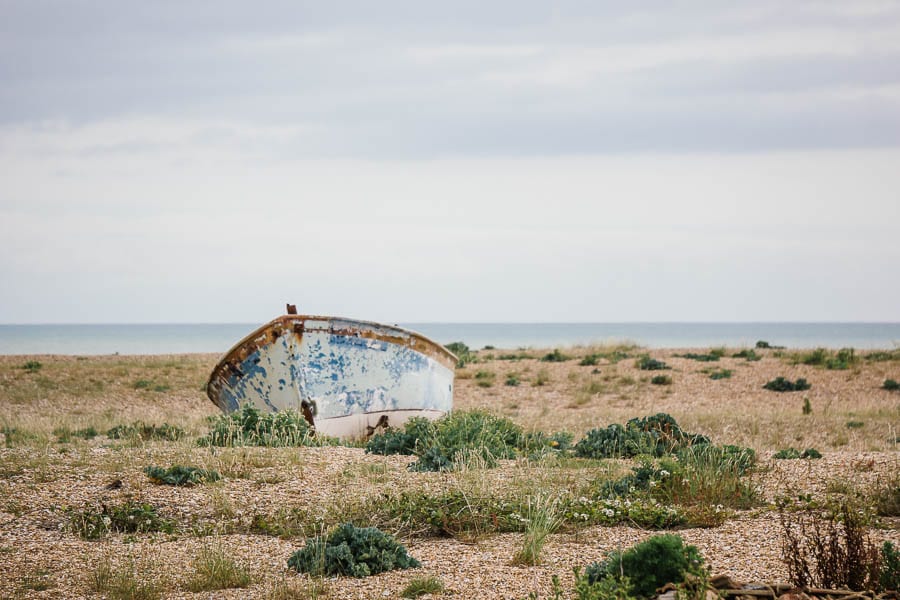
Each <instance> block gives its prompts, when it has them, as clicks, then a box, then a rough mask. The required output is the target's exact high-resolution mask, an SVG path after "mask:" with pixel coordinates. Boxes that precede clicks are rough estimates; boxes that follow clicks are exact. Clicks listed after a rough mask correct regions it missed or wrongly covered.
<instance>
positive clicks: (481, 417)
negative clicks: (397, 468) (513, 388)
mask: <svg viewBox="0 0 900 600" xmlns="http://www.w3.org/2000/svg"><path fill="white" fill-rule="evenodd" d="M435 425H436V436H435V437H434V438H432V444H431V445H429V446H426V447H424V448H423V450H422V451H421V452H417V456H418V458H419V459H418V461H416V462H415V463H413V464H412V465H410V469H411V470H414V471H445V470H449V469H453V468H455V467H456V466H457V465H458V463H459V461H467V460H472V459H481V460H483V461H484V465H485V466H489V467H492V466H495V465H496V464H497V460H498V459H508V458H515V457H516V456H517V454H518V453H517V450H519V449H521V448H522V446H523V441H524V433H523V431H522V428H521V427H519V426H518V425H516V424H515V423H513V422H512V421H510V420H509V419H507V418H505V417H497V416H495V415H492V414H489V413H486V412H483V411H468V412H464V411H460V412H452V413H450V414H448V415H445V416H443V417H441V418H440V419H438V421H437V422H436V423H435Z"/></svg>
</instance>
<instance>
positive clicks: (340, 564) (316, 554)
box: [287, 523, 420, 577]
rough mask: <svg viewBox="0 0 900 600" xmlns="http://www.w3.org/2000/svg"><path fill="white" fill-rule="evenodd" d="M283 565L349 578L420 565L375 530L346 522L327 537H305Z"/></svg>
mask: <svg viewBox="0 0 900 600" xmlns="http://www.w3.org/2000/svg"><path fill="white" fill-rule="evenodd" d="M287 564H288V567H290V568H293V569H295V570H296V571H298V572H300V573H309V574H310V575H350V576H352V577H368V576H369V575H377V574H378V573H383V572H385V571H392V570H394V569H409V568H414V567H418V566H420V563H419V561H417V560H416V559H415V558H413V557H411V556H410V555H409V554H408V553H407V551H406V548H404V547H403V546H402V545H400V544H399V543H397V541H396V540H395V539H394V538H393V536H390V535H388V534H386V533H384V532H383V531H381V530H380V529H377V528H375V527H355V526H353V525H351V524H349V523H344V524H343V525H340V526H338V527H337V528H336V529H335V530H334V531H332V532H331V533H330V534H329V535H327V536H318V537H312V538H307V540H306V546H305V547H303V548H302V549H301V550H298V551H297V552H295V553H294V554H293V555H291V557H290V558H289V559H288V563H287Z"/></svg>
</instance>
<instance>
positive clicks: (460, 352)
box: [444, 342, 478, 369]
mask: <svg viewBox="0 0 900 600" xmlns="http://www.w3.org/2000/svg"><path fill="white" fill-rule="evenodd" d="M444 348H446V349H447V350H449V351H450V352H452V353H453V354H455V355H456V361H457V362H456V367H457V368H458V369H462V368H463V367H465V366H466V365H467V364H469V363H474V362H478V355H477V354H475V353H474V352H472V350H471V349H470V348H469V347H468V346H467V345H466V344H464V343H463V342H450V343H449V344H445V345H444Z"/></svg>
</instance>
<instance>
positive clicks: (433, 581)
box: [400, 575, 444, 598]
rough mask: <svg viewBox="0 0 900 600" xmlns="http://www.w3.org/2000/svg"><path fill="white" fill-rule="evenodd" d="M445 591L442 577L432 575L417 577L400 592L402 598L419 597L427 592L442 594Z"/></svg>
mask: <svg viewBox="0 0 900 600" xmlns="http://www.w3.org/2000/svg"><path fill="white" fill-rule="evenodd" d="M443 591H444V582H443V581H441V580H440V578H438V577H435V576H434V575H430V576H428V577H417V578H415V579H413V580H412V581H410V582H409V583H408V584H406V587H404V588H403V590H402V591H401V592H400V596H401V597H402V598H418V597H419V596H424V595H425V594H440V593H441V592H443Z"/></svg>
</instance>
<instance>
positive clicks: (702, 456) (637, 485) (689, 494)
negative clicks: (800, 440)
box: [601, 444, 758, 521]
mask: <svg viewBox="0 0 900 600" xmlns="http://www.w3.org/2000/svg"><path fill="white" fill-rule="evenodd" d="M676 458H677V460H673V459H671V458H662V459H660V460H659V461H658V463H657V462H655V461H653V460H650V459H649V458H646V457H645V458H644V459H643V460H641V462H640V463H639V464H638V466H636V467H633V468H632V473H631V474H630V475H626V476H625V477H622V478H621V479H619V480H617V481H610V482H606V483H604V484H603V485H602V486H601V490H605V493H606V494H608V495H610V496H619V497H625V496H628V497H632V496H633V495H634V494H645V495H647V496H648V497H651V498H653V499H656V500H658V501H660V502H663V503H665V504H668V505H679V506H697V505H703V506H710V507H713V513H714V514H712V515H711V516H712V517H715V519H714V520H719V519H721V518H724V514H723V513H722V511H723V509H724V508H726V507H729V508H749V507H750V506H753V505H754V504H756V502H757V500H758V493H757V492H756V490H755V488H754V487H753V486H751V485H750V484H749V483H748V482H746V481H744V480H743V479H742V477H743V475H745V474H746V473H747V471H748V470H749V469H750V468H752V466H753V465H754V464H755V463H756V453H755V452H754V451H753V450H752V449H750V448H740V447H738V446H714V445H711V444H697V445H694V446H688V447H685V448H681V449H680V450H678V452H677V454H676ZM704 521H708V519H706V518H705V519H704Z"/></svg>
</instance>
